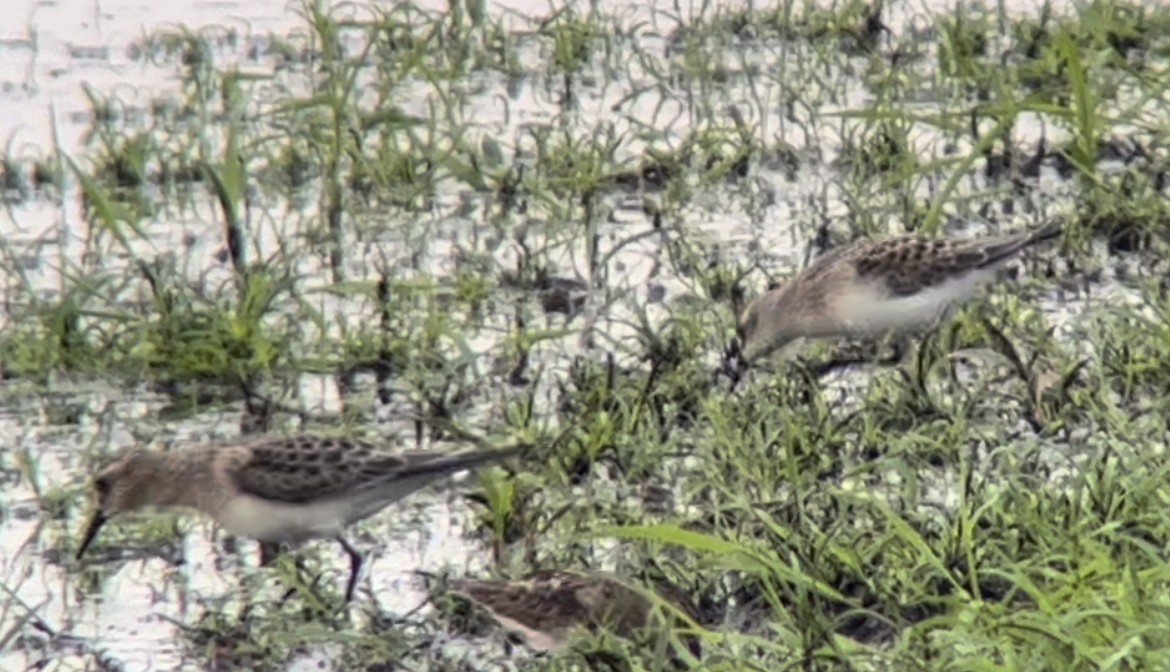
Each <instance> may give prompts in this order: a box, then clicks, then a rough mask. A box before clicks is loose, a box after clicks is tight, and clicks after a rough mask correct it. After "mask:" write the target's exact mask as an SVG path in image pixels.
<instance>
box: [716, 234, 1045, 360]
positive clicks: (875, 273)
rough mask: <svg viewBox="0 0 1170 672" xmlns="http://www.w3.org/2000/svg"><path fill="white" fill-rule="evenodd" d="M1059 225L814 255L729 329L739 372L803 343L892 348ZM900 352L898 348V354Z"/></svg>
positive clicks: (895, 241) (891, 240)
mask: <svg viewBox="0 0 1170 672" xmlns="http://www.w3.org/2000/svg"><path fill="white" fill-rule="evenodd" d="M1060 232H1061V224H1060V223H1059V222H1053V223H1050V224H1048V225H1046V226H1044V227H1042V228H1040V229H1038V230H1036V231H1034V232H1030V233H1018V234H1013V235H1004V236H994V237H988V238H975V239H966V240H962V239H955V238H926V237H924V236H920V235H903V236H893V237H887V238H880V239H867V240H859V241H856V242H854V243H850V244H847V245H842V246H840V247H837V248H834V249H832V250H830V251H829V252H826V253H825V254H823V255H821V257H820V258H818V259H817V260H816V261H815V262H813V264H812V265H810V266H809V267H808V268H806V269H804V270H803V271H801V272H800V273H798V274H797V275H796V276H795V277H794V278H792V279H791V280H789V281H788V282H787V283H785V284H783V285H781V286H780V287H777V288H775V289H773V290H771V291H769V292H766V293H764V294H762V295H761V296H759V297H757V298H756V299H755V300H754V301H752V302H751V303H750V304H749V305H748V307H747V308H746V309H745V310H744V311H743V313H742V314H741V315H740V317H739V320H738V324H737V327H736V332H737V337H738V353H737V354H738V356H739V363H740V365H741V366H746V365H747V364H749V363H750V362H752V361H754V360H757V359H760V358H763V357H766V356H768V355H770V354H772V353H774V352H776V351H777V350H780V349H781V348H785V347H786V346H790V345H795V344H797V343H799V342H800V341H801V340H803V339H813V338H833V337H839V336H855V337H857V336H860V337H877V336H883V335H885V334H889V333H893V334H895V335H897V336H898V337H899V341H898V342H897V343H896V344H895V345H896V346H903V345H904V344H903V343H902V342H901V340H902V339H904V338H905V337H906V336H907V335H908V334H909V333H912V332H913V331H915V330H918V329H922V328H924V327H927V326H930V325H932V324H934V323H935V322H937V320H939V319H940V318H942V317H943V316H944V315H945V314H946V313H947V312H948V311H949V310H950V309H951V308H952V307H953V306H955V305H956V304H958V303H961V302H963V301H966V300H968V299H971V298H973V297H974V296H975V295H976V294H977V293H978V292H979V290H980V289H981V287H982V286H983V285H984V284H986V283H987V282H989V281H991V280H993V279H994V278H995V277H996V273H997V272H998V270H999V268H1000V267H1001V266H1002V265H1003V264H1004V263H1005V262H1007V261H1008V260H1009V259H1011V258H1012V257H1013V256H1015V255H1016V254H1018V253H1019V252H1020V251H1021V250H1023V249H1025V248H1027V247H1029V246H1031V245H1034V244H1036V243H1040V242H1043V241H1046V240H1049V239H1052V238H1055V237H1056V236H1058V235H1060ZM897 349H898V350H899V351H901V350H902V349H903V347H898V348H897Z"/></svg>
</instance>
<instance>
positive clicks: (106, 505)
mask: <svg viewBox="0 0 1170 672" xmlns="http://www.w3.org/2000/svg"><path fill="white" fill-rule="evenodd" d="M521 449H522V447H514V448H510V449H505V450H478V451H471V452H464V453H458V454H454V455H443V454H439V453H435V452H422V451H415V452H404V453H396V452H392V451H391V450H390V448H389V447H388V446H384V445H381V444H378V443H374V442H370V441H365V440H360V439H351V438H340V437H333V438H327V437H312V436H297V437H288V438H260V439H247V440H243V441H239V442H236V443H229V444H221V445H203V446H197V447H192V448H189V449H184V450H175V451H168V452H153V451H147V450H142V449H131V450H128V451H124V452H122V453H121V454H119V455H118V456H117V457H116V458H114V459H113V460H112V461H111V462H110V463H108V464H107V465H106V466H105V467H104V468H102V469H101V470H100V471H99V472H98V473H97V474H96V476H95V477H94V479H93V492H94V498H95V500H96V507H95V510H94V513H93V517H92V518H91V519H90V521H89V524H88V525H87V526H86V528H85V533H84V536H83V537H82V540H81V546H80V547H79V548H78V549H77V558H78V559H80V558H81V557H82V555H84V554H85V551H86V549H88V548H89V546H90V544H91V543H93V540H94V538H96V537H97V534H98V531H100V530H101V528H102V526H103V525H104V524H105V523H106V521H107V520H109V519H110V518H112V517H114V516H117V515H119V514H124V513H130V512H133V511H137V510H139V509H144V508H148V507H158V508H168V507H179V508H186V509H194V510H197V511H200V512H202V513H204V514H206V515H208V516H210V517H211V518H213V519H214V520H215V521H216V522H217V523H219V524H220V525H221V526H222V527H223V528H224V529H226V530H228V531H229V532H231V533H232V534H235V535H238V536H241V537H249V538H252V539H256V540H258V541H263V542H277V543H291V544H297V543H301V542H304V541H307V540H310V539H325V538H329V539H334V540H336V541H337V542H338V543H339V544H341V547H342V548H343V549H344V550H345V553H346V555H348V556H349V560H350V575H349V582H348V583H347V584H346V590H345V599H346V601H347V602H348V601H350V600H351V599H353V592H354V588H355V587H356V584H357V578H358V572H359V571H360V570H361V566H362V557H361V555H360V554H358V552H357V551H356V550H355V549H354V548H353V546H351V545H350V543H349V542H348V541H346V539H345V537H344V536H342V534H343V532H344V530H345V529H346V528H347V527H349V526H350V525H352V524H353V523H356V522H357V521H359V520H362V519H364V518H367V517H369V516H372V515H373V514H375V513H377V512H379V511H381V510H382V509H383V508H385V507H386V506H388V505H390V504H392V503H394V502H396V501H398V500H400V499H402V498H404V497H406V496H408V495H410V494H412V493H414V492H416V491H418V490H420V489H422V488H424V487H426V486H427V485H430V484H431V483H432V482H434V481H436V480H437V479H439V478H442V477H444V476H447V475H449V474H453V473H455V472H458V471H462V470H465V469H471V468H474V467H479V466H481V465H485V464H488V463H491V462H495V461H498V460H502V459H505V458H508V457H511V456H513V455H515V454H517V453H518V452H519V451H520V450H521Z"/></svg>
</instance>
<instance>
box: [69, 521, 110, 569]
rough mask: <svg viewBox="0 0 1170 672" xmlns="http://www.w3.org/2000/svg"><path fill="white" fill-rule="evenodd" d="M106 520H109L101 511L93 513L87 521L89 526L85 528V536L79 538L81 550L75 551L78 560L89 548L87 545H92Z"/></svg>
mask: <svg viewBox="0 0 1170 672" xmlns="http://www.w3.org/2000/svg"><path fill="white" fill-rule="evenodd" d="M107 520H109V518H108V517H107V516H106V514H104V513H102V512H101V511H94V512H93V518H90V519H89V526H88V527H86V528H85V536H84V537H82V538H81V548H78V549H77V559H78V560H80V559H81V556H82V555H84V554H85V550H86V549H87V548H89V545H90V544H92V543H93V540H94V538H95V537H97V533H98V531H99V530H101V529H102V525H105V524H106V521H107Z"/></svg>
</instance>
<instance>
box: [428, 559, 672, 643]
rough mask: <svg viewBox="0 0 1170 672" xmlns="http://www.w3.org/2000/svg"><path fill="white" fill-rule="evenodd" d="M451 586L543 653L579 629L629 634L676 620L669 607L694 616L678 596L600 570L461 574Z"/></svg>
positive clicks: (629, 635) (567, 639)
mask: <svg viewBox="0 0 1170 672" xmlns="http://www.w3.org/2000/svg"><path fill="white" fill-rule="evenodd" d="M451 591H452V592H454V593H455V594H456V595H459V596H460V597H463V598H464V599H466V600H469V601H471V602H472V603H474V604H477V605H479V606H480V607H481V608H483V609H484V610H486V611H487V612H488V613H489V614H491V616H492V618H494V619H495V620H496V621H498V622H499V623H500V624H501V625H503V626H504V627H505V628H507V629H509V630H513V631H516V632H519V633H520V634H521V635H523V636H524V639H525V641H526V642H527V643H528V646H530V647H531V648H533V649H534V650H536V651H542V652H543V651H559V650H561V649H563V648H564V647H565V646H566V645H567V644H569V643H570V642H571V641H573V638H574V636H575V635H576V634H578V633H579V632H580V631H581V630H592V629H597V628H605V629H608V630H610V631H612V632H613V633H614V634H616V635H618V636H621V637H627V638H628V637H631V636H634V635H636V634H637V633H639V632H643V631H645V630H647V629H656V628H659V627H661V626H665V625H668V624H669V623H671V622H672V621H674V620H675V618H673V617H672V614H671V612H672V611H674V610H678V611H681V612H682V613H684V614H686V615H687V616H688V617H690V618H691V620H695V619H694V614H693V612H692V610H691V608H690V606H689V605H688V601H689V600H687V599H685V598H684V597H683V596H681V595H674V596H672V597H671V598H667V597H666V596H664V595H662V593H661V592H656V593H650V592H649V591H646V590H645V589H638V588H634V587H632V586H630V585H628V584H626V583H624V582H623V581H621V580H619V579H618V578H616V577H613V576H610V575H608V574H603V573H600V572H588V573H586V572H572V571H564V570H546V571H541V572H537V573H535V574H533V575H531V576H529V577H528V578H526V579H522V580H512V581H509V580H476V579H460V580H456V581H453V582H451ZM652 594H653V595H657V596H658V599H655V598H654V597H652V596H651V595H652ZM660 603H662V604H661V606H660ZM693 651H694V649H693Z"/></svg>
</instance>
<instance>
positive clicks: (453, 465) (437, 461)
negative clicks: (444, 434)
mask: <svg viewBox="0 0 1170 672" xmlns="http://www.w3.org/2000/svg"><path fill="white" fill-rule="evenodd" d="M525 448H527V446H524V445H518V446H512V447H509V448H501V449H498V450H473V451H468V452H464V453H456V454H454V455H436V456H435V457H434V458H433V459H416V460H411V462H410V464H409V465H408V466H406V467H405V468H404V469H403V470H402V471H400V472H399V473H398V475H399V476H400V477H404V478H409V477H411V476H426V475H434V476H442V475H444V474H450V473H454V472H456V471H463V470H464V469H474V468H475V467H479V466H482V465H485V464H491V463H492V462H498V461H501V460H506V459H508V458H510V457H515V456H516V455H519V454H520V453H521V452H523V451H524V449H525ZM414 455H415V456H419V457H421V456H422V454H421V453H415V454H414ZM428 457H429V456H428Z"/></svg>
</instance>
